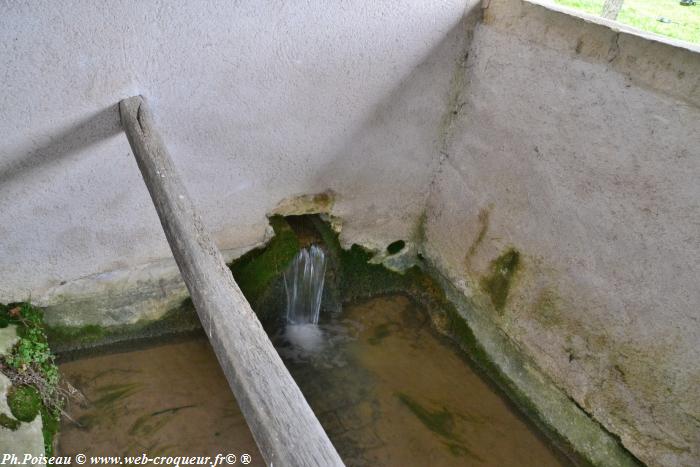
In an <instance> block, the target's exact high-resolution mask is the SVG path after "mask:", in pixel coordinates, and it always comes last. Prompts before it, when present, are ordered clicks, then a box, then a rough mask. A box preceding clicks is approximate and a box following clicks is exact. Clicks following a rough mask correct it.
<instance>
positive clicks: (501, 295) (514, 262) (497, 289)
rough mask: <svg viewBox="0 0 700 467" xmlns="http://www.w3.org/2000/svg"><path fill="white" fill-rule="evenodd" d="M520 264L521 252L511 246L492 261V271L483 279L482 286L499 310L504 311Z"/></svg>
mask: <svg viewBox="0 0 700 467" xmlns="http://www.w3.org/2000/svg"><path fill="white" fill-rule="evenodd" d="M519 264H520V253H519V252H518V250H516V249H515V248H509V249H508V250H506V251H505V252H504V253H503V254H502V255H501V256H499V257H498V258H496V259H495V260H494V261H493V262H492V263H491V272H490V274H489V275H488V276H486V277H484V278H482V279H481V282H480V284H481V288H482V289H483V290H484V292H486V293H487V294H488V295H489V297H491V303H493V306H494V308H496V310H497V311H499V312H500V311H503V309H504V308H505V306H506V301H507V300H508V291H509V290H510V287H511V283H512V281H513V277H514V276H515V273H516V271H517V269H518V265H519Z"/></svg>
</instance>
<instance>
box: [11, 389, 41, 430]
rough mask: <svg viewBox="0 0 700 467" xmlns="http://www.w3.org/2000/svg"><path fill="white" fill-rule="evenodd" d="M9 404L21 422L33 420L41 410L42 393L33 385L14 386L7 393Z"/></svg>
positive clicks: (13, 413)
mask: <svg viewBox="0 0 700 467" xmlns="http://www.w3.org/2000/svg"><path fill="white" fill-rule="evenodd" d="M7 405H8V406H9V407H10V411H11V412H12V415H13V416H14V417H15V418H16V419H17V420H19V421H20V422H31V421H32V420H34V418H36V416H37V415H38V414H39V411H40V410H41V406H42V402H41V395H40V394H39V391H37V390H36V389H35V388H33V387H32V386H18V387H17V386H13V387H11V388H10V390H9V391H8V393H7Z"/></svg>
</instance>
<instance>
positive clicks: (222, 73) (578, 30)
mask: <svg viewBox="0 0 700 467" xmlns="http://www.w3.org/2000/svg"><path fill="white" fill-rule="evenodd" d="M488 3H489V4H488V8H486V9H485V10H484V16H483V22H482V23H481V24H480V25H479V26H478V27H477V28H476V30H475V31H473V32H474V34H473V39H472V34H471V32H472V31H471V29H470V26H469V24H471V20H469V21H466V20H465V19H464V13H465V11H467V12H474V11H475V10H474V6H475V2H465V1H447V2H444V1H407V2H393V1H392V2H368V1H357V2H351V3H342V4H337V5H334V4H326V3H322V2H287V3H282V4H278V3H276V2H267V1H262V2H253V1H244V2H237V3H233V2H203V1H202V2H189V1H187V2H186V1H170V2H155V1H149V2H137V1H122V2H100V3H95V2H87V1H85V2H79V1H70V2H69V1H61V2H31V3H29V2H27V3H19V2H12V3H10V2H6V3H2V4H1V5H0V82H1V83H2V86H1V87H0V135H2V136H3V137H2V138H0V214H1V216H2V219H1V221H0V301H10V300H22V299H26V298H28V297H30V296H31V297H33V298H34V299H37V300H38V301H39V302H41V303H42V304H49V305H51V304H54V305H55V304H56V303H59V302H61V301H63V302H62V303H63V308H60V307H58V308H55V309H54V311H55V313H54V314H53V317H54V318H52V319H57V320H58V321H61V319H63V321H61V322H62V323H63V324H71V319H78V321H80V322H81V323H85V322H90V320H94V319H97V320H98V322H100V323H102V324H113V323H121V322H124V321H128V322H133V321H135V320H138V319H139V318H140V317H143V316H146V315H147V316H151V317H153V316H152V315H153V310H155V309H156V307H161V308H162V309H159V310H158V313H156V314H160V313H162V312H163V311H164V310H165V307H166V305H164V304H165V303H166V302H167V306H173V305H174V304H176V302H178V301H179V300H180V299H181V298H182V297H183V296H184V289H183V287H182V284H181V283H179V282H178V281H177V270H176V269H175V267H174V266H173V264H172V263H171V262H169V260H168V258H169V257H170V252H169V249H168V247H167V244H166V242H165V239H164V236H163V234H162V231H161V228H160V225H159V223H158V219H157V217H156V215H155V211H154V209H153V207H152V206H151V202H150V199H149V198H148V194H147V191H146V189H145V187H144V186H143V182H142V181H141V179H140V175H139V173H138V169H137V167H136V164H135V163H134V160H133V156H132V155H131V152H130V149H129V146H128V144H127V142H126V138H125V137H124V135H123V134H121V132H120V129H119V122H118V116H117V111H116V103H117V102H118V101H119V100H120V99H122V98H124V97H127V96H130V95H133V94H143V95H145V96H146V97H147V98H148V99H149V100H150V101H151V104H152V107H153V108H154V110H155V112H156V114H157V120H158V123H159V126H160V128H161V132H162V134H163V136H164V139H165V141H166V142H167V144H168V146H169V147H170V150H171V153H172V156H173V159H174V160H175V163H176V165H177V167H178V168H179V169H180V172H181V174H182V176H183V179H184V181H185V184H186V185H187V187H188V189H189V191H190V194H191V195H192V197H193V199H194V201H195V203H196V204H197V205H198V206H199V208H200V212H201V213H202V217H203V218H204V220H205V222H206V223H207V224H208V227H209V228H210V230H211V231H212V232H213V234H214V237H215V239H216V240H217V243H218V244H219V246H220V247H221V248H222V249H224V250H226V251H227V252H235V253H231V254H238V253H240V252H242V251H244V250H245V249H247V248H250V247H251V246H253V245H256V244H258V243H259V242H261V241H263V240H264V238H265V236H266V226H267V223H266V219H265V215H266V214H267V213H269V212H272V211H274V210H275V209H276V208H277V207H278V206H279V205H280V203H282V206H293V205H295V203H294V202H291V203H290V202H284V200H289V199H290V198H294V197H296V196H298V195H304V194H312V193H320V192H329V193H332V197H331V200H332V202H331V203H330V205H329V206H328V210H330V211H331V212H332V213H333V214H334V215H335V216H337V218H338V219H340V220H341V221H342V223H343V230H342V240H343V241H344V242H345V243H346V244H349V243H353V242H357V243H362V244H364V245H366V246H369V247H375V248H382V247H384V246H386V245H387V244H388V243H390V242H392V241H394V240H397V239H406V240H412V239H413V240H415V239H418V238H420V236H419V235H418V236H416V235H417V233H420V232H423V231H424V232H425V237H424V245H423V247H424V253H425V256H426V257H427V259H428V260H429V261H430V262H432V263H433V264H435V265H436V266H437V267H438V269H439V270H440V271H441V272H443V273H444V274H445V275H446V276H448V277H449V278H450V280H451V281H452V282H453V283H454V284H455V285H456V286H457V287H458V288H459V289H460V290H461V291H462V293H463V294H464V295H466V296H467V297H468V298H469V299H471V300H473V302H474V303H475V304H477V305H478V312H479V313H483V314H484V316H485V317H487V318H488V319H490V320H492V321H493V323H494V324H495V325H496V326H497V327H498V329H500V330H501V331H502V332H503V333H505V334H506V335H507V337H508V338H509V339H511V340H512V341H513V342H514V343H515V345H516V346H517V348H518V349H520V350H521V351H522V355H523V358H524V359H525V360H526V361H528V362H531V364H532V366H533V367H537V368H540V369H542V371H543V372H544V373H545V374H546V375H548V376H549V377H550V378H551V379H552V381H553V382H554V383H555V384H556V385H557V386H558V387H559V388H561V389H562V390H563V391H564V392H565V393H566V394H567V395H568V396H570V397H571V398H572V399H573V400H574V401H575V402H576V403H577V404H578V405H580V406H581V407H582V408H583V409H584V410H585V411H586V412H588V413H589V414H591V415H592V416H593V417H594V418H595V419H596V420H598V421H599V422H600V423H601V424H602V425H603V426H604V427H605V428H606V429H608V430H609V431H611V432H612V433H614V434H615V435H618V436H620V438H621V440H622V442H623V443H624V445H625V446H626V447H627V448H628V449H629V450H630V451H631V452H632V453H634V454H635V455H636V456H638V457H639V458H640V459H642V460H643V461H645V462H647V463H648V464H650V465H697V464H698V462H700V453H699V452H698V446H700V421H699V420H700V412H699V410H700V400H698V397H699V396H700V393H699V392H698V390H697V388H698V386H699V383H700V367H699V366H698V362H700V354H699V353H698V347H697V343H698V342H700V327H699V323H698V321H699V319H700V317H699V316H698V309H699V307H698V304H700V295H699V293H700V292H699V290H700V289H699V288H698V286H697V285H698V277H699V276H700V274H698V270H699V269H700V245H699V243H700V242H699V240H698V233H697V232H698V231H700V212H699V209H700V208H699V204H698V200H699V199H700V189H699V188H698V187H700V184H698V183H697V180H698V179H700V155H699V154H698V148H700V136H699V135H700V131H698V130H699V129H700V128H699V127H698V126H699V125H698V122H700V110H699V109H698V106H699V105H700V94H699V92H700V91H699V90H700V84H699V83H698V79H699V77H700V64H699V60H698V55H697V52H692V51H689V50H687V49H685V48H679V47H672V46H669V45H666V44H663V43H659V42H655V41H653V40H650V39H649V38H640V37H638V36H636V35H631V34H628V33H626V32H619V31H615V30H611V29H610V28H609V27H608V26H609V24H607V25H606V24H604V25H600V24H593V23H591V22H587V21H584V20H581V19H576V18H573V17H570V16H567V15H565V14H562V13H558V12H555V11H552V10H551V9H546V8H543V7H541V6H538V5H534V4H530V3H525V2H521V1H520V0H491V1H490V2H488ZM471 17H472V18H473V15H471ZM509 249H514V250H516V251H517V252H518V253H519V262H518V265H517V268H516V269H515V271H514V274H513V276H512V278H511V282H510V284H509V289H508V292H507V297H506V300H505V302H504V304H503V306H499V307H496V306H494V302H493V299H492V297H490V296H489V294H488V293H487V291H486V290H485V288H487V287H485V284H487V282H485V279H488V278H489V277H490V276H492V275H493V274H494V267H495V266H494V265H496V264H497V263H494V261H495V260H497V259H498V258H499V256H500V255H502V254H503V253H504V252H506V251H508V250H509ZM91 294H92V295H91ZM130 294H131V295H130ZM115 296H118V297H119V300H114V301H112V300H111V298H110V297H115ZM66 297H68V299H67V301H66ZM71 297H73V298H71ZM76 297H77V298H76ZM85 297H87V298H85ZM91 297H92V298H91ZM95 297H97V298H95ZM71 300H73V301H71ZM81 300H82V301H81ZM168 300H170V301H172V303H170V301H168ZM173 300H174V301H173ZM42 301H43V302H42ZM96 303H97V304H98V306H96V305H95V304H96ZM114 303H118V304H119V307H120V308H119V309H118V310H115V309H109V307H110V306H111V305H110V304H114ZM139 303H140V304H141V305H138V304H139ZM80 304H82V305H80ZM79 305H80V307H79ZM137 305H138V306H141V308H138V307H137ZM134 307H137V308H134ZM78 308H80V311H75V310H78ZM61 310H63V311H61ZM66 310H74V311H75V312H74V313H67V312H66ZM86 310H87V311H86ZM95 310H97V312H95ZM83 311H86V313H87V314H85V315H83V314H81V313H83ZM149 313H150V314H149ZM76 317H77V318H76ZM72 324H76V323H72ZM528 364H529V363H528Z"/></svg>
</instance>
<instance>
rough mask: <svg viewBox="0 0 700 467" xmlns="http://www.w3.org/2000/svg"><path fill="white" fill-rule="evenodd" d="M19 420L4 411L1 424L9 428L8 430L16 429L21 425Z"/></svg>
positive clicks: (1, 415)
mask: <svg viewBox="0 0 700 467" xmlns="http://www.w3.org/2000/svg"><path fill="white" fill-rule="evenodd" d="M20 423H21V422H20V421H19V420H15V419H14V418H12V417H8V416H7V415H5V414H4V413H0V426H1V427H3V428H7V429H8V430H12V431H15V430H16V429H17V428H19V425H20Z"/></svg>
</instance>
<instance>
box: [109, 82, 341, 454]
mask: <svg viewBox="0 0 700 467" xmlns="http://www.w3.org/2000/svg"><path fill="white" fill-rule="evenodd" d="M119 112H120V115H121V121H122V126H123V127H124V131H125V132H126V135H127V137H128V139H129V143H130V144H131V149H132V151H133V152H134V156H136V161H137V163H138V166H139V169H140V170H141V174H142V175H143V179H144V181H145V182H146V186H147V187H148V191H149V192H150V194H151V198H152V199H153V204H154V205H155V207H156V211H157V212H158V216H159V217H160V222H161V224H162V226H163V230H164V231H165V236H166V237H167V239H168V242H169V243H170V248H171V250H172V252H173V255H174V256H175V260H176V261H177V265H178V267H179V268H180V273H181V274H182V277H183V279H184V280H185V284H187V288H188V290H189V291H190V295H191V296H192V301H193V302H194V305H195V308H196V309H197V313H198V315H199V319H200V321H201V322H202V326H203V327H204V330H205V331H206V333H207V335H208V336H209V340H210V342H211V345H212V347H213V348H214V352H215V353H216V356H217V358H218V359H219V363H220V364H221V367H222V368H223V371H224V374H225V375H226V379H227V380H228V383H229V385H230V386H231V389H232V390H233V393H234V395H235V396H236V399H237V400H238V404H239V405H240V407H241V411H242V412H243V415H244V416H245V418H246V421H247V422H248V426H250V429H251V431H252V432H253V436H254V438H255V441H256V443H257V444H258V447H259V448H260V452H261V453H262V455H263V457H264V458H265V460H266V461H267V464H268V465H270V466H273V465H274V466H285V467H286V466H322V467H328V466H342V465H343V462H342V460H341V459H340V456H338V453H337V452H336V450H335V448H334V447H333V445H332V444H331V442H330V440H329V439H328V436H327V435H326V433H325V431H324V430H323V428H322V427H321V424H320V423H319V422H318V420H317V419H316V416H315V415H314V413H313V411H312V410H311V407H309V404H308V403H307V402H306V399H305V398H304V396H303V395H302V393H301V391H300V390H299V387H298V386H297V384H296V383H295V382H294V380H293V379H292V377H291V375H290V374H289V372H288V371H287V369H286V368H285V366H284V364H283V363H282V360H281V359H280V357H279V356H278V355H277V352H276V351H275V349H274V347H273V346H272V343H271V342H270V340H269V339H268V337H267V335H266V334H265V331H264V330H263V328H262V326H261V325H260V322H259V321H258V319H257V317H256V316H255V314H254V313H253V310H252V309H251V308H250V304H249V303H248V301H247V300H246V299H245V297H244V296H243V294H242V293H241V291H240V289H239V288H238V285H236V282H235V281H234V280H233V276H232V275H231V271H229V269H228V268H227V267H226V264H225V263H224V260H223V257H222V256H221V253H220V252H219V250H218V249H217V248H216V246H215V245H214V242H213V241H212V240H211V238H210V236H209V234H208V232H207V231H206V229H205V228H204V225H203V223H202V221H201V219H200V217H199V216H198V215H197V213H196V212H195V209H194V205H193V204H192V201H191V200H190V197H189V195H188V194H187V191H186V190H185V187H184V185H183V184H182V182H181V180H180V177H179V176H178V174H177V172H176V170H175V166H174V165H173V163H172V160H171V159H170V156H169V155H168V152H167V150H166V147H165V145H164V144H163V141H162V140H161V138H160V136H159V135H158V132H157V131H156V130H155V126H154V122H153V118H152V115H151V113H150V110H149V108H148V105H147V103H146V101H145V99H143V98H142V97H141V96H135V97H130V98H128V99H124V100H123V101H121V102H120V103H119Z"/></svg>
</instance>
